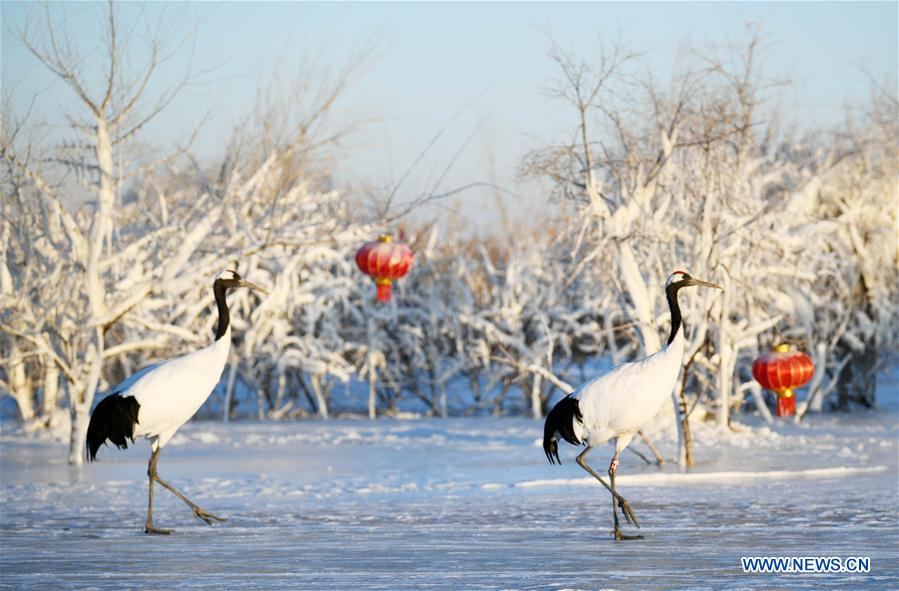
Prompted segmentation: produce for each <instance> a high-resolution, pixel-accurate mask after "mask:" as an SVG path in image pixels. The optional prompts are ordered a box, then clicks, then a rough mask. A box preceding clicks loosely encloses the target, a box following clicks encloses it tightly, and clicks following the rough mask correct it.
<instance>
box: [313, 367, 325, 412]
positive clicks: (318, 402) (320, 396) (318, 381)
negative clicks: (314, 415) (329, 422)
mask: <svg viewBox="0 0 899 591" xmlns="http://www.w3.org/2000/svg"><path fill="white" fill-rule="evenodd" d="M310 381H311V382H312V391H313V392H314V393H315V406H316V407H317V409H318V416H319V418H321V419H327V418H328V401H327V400H326V399H325V395H324V393H323V392H322V378H321V376H320V375H318V374H312V377H311V378H310Z"/></svg>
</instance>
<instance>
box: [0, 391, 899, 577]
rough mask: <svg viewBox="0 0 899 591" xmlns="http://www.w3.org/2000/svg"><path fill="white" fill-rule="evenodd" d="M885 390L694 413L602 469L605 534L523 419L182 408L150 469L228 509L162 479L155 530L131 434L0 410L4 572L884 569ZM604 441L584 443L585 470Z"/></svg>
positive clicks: (591, 495) (890, 495)
mask: <svg viewBox="0 0 899 591" xmlns="http://www.w3.org/2000/svg"><path fill="white" fill-rule="evenodd" d="M882 391H883V390H882ZM894 395H895V389H894V390H893V392H892V393H891V396H894ZM881 400H883V401H884V407H885V408H884V409H883V410H878V411H876V412H859V413H853V414H831V415H823V416H812V417H810V420H809V421H808V422H807V423H806V424H803V425H800V426H796V425H794V424H792V423H791V422H790V423H785V422H784V423H781V422H779V423H778V424H777V425H774V426H772V427H768V426H765V425H764V424H763V423H761V422H758V421H755V420H753V419H752V418H748V419H744V422H743V423H742V424H741V426H740V428H739V429H740V430H739V431H738V432H727V433H724V432H721V431H718V430H717V428H716V427H713V426H712V425H711V424H698V425H696V426H695V429H696V432H697V433H696V435H697V440H698V442H697V446H696V449H695V456H696V458H697V461H698V465H697V466H696V467H695V468H694V469H692V470H690V471H689V473H681V472H680V470H679V469H678V467H677V466H674V465H670V464H669V465H666V466H665V467H663V468H656V467H655V466H649V465H647V464H645V463H644V462H643V461H642V460H641V459H640V458H638V457H637V456H636V455H635V454H631V453H629V452H626V453H625V455H624V456H623V461H622V468H621V470H622V472H621V474H622V475H621V476H620V478H619V480H618V483H619V485H620V490H621V492H622V493H623V494H624V495H625V496H626V497H627V498H628V500H629V501H630V502H631V504H632V506H633V508H634V510H635V512H636V514H637V517H638V518H639V519H640V523H641V525H642V529H641V530H640V533H642V534H643V535H644V536H645V538H644V539H642V540H636V541H627V542H618V543H616V542H614V541H613V540H612V538H611V537H610V535H609V530H610V527H611V515H610V513H611V502H610V500H609V496H608V494H607V493H606V492H605V491H604V489H602V488H601V486H600V485H599V484H598V483H596V482H594V481H593V480H592V479H591V478H590V477H587V476H586V475H585V474H584V473H583V472H582V471H581V470H580V469H579V468H578V467H577V465H576V464H575V463H574V461H573V459H574V456H575V453H576V451H575V449H574V448H572V447H570V446H567V445H566V446H564V447H563V449H562V458H563V461H564V464H563V465H562V466H561V467H558V466H551V465H549V464H548V463H547V462H546V459H545V457H544V455H543V450H542V449H541V448H540V447H539V445H538V441H539V440H540V438H541V435H542V425H541V424H540V423H538V422H535V421H532V420H528V419H491V418H471V419H449V420H439V419H424V420H409V421H403V420H378V421H375V422H369V421H365V420H336V421H329V422H319V421H304V422H291V423H256V422H254V423H248V422H238V423H231V424H229V425H224V424H221V423H212V422H194V423H191V424H188V425H187V426H185V427H184V428H183V430H182V431H181V432H180V433H179V434H178V435H177V436H176V438H175V439H174V440H173V441H172V442H171V444H170V445H169V446H168V447H166V449H165V451H164V453H163V455H162V457H161V461H160V465H159V466H160V474H161V475H162V476H163V478H167V479H168V480H169V481H170V482H172V483H173V484H174V485H175V486H180V487H181V488H182V489H183V490H184V491H185V492H186V493H187V494H188V495H189V496H190V497H191V498H193V499H194V500H195V501H197V502H198V503H199V504H200V505H202V506H203V507H204V508H206V509H207V510H209V511H212V512H214V513H218V514H221V515H225V516H227V517H228V518H229V520H228V521H227V522H226V523H223V524H221V525H216V526H213V527H210V526H207V525H205V524H204V523H202V522H200V521H198V520H196V519H194V518H193V516H192V515H191V513H190V512H189V511H188V510H187V509H186V508H185V507H184V506H183V505H182V504H181V503H180V501H178V500H177V499H175V498H174V497H172V495H170V494H168V493H167V492H165V491H163V490H161V489H160V488H158V487H157V491H159V492H158V493H157V499H158V503H157V509H156V522H157V525H158V526H160V527H174V528H175V529H176V533H175V534H173V535H171V536H146V535H144V534H143V533H141V527H142V525H143V520H144V516H145V509H146V487H147V483H146V476H145V471H146V459H147V456H148V455H149V451H148V445H147V444H146V443H145V442H139V443H138V444H137V445H136V446H135V447H133V448H131V449H129V450H127V451H125V452H121V451H118V450H115V449H109V448H104V449H102V450H101V452H100V461H99V462H98V463H94V464H90V465H85V466H84V467H80V468H79V467H70V466H68V465H67V464H66V463H65V456H66V454H65V447H64V445H63V444H62V443H57V442H49V441H40V440H35V439H33V438H31V437H28V436H25V435H20V434H18V433H17V432H16V430H15V429H12V428H8V427H9V425H6V427H7V428H4V429H3V434H2V441H0V442H2V456H0V457H2V461H0V477H2V485H0V507H2V513H0V542H2V556H0V567H2V576H0V587H2V588H11V589H20V588H21V589H26V588H27V589H63V588H79V589H123V588H153V589H180V588H189V589H243V588H246V589H373V588H374V589H435V588H440V589H600V588H610V589H638V588H639V589H672V588H689V589H758V588H763V587H770V588H802V589H811V588H815V589H829V588H852V589H862V588H864V589H895V588H897V587H899V560H897V559H899V556H897V553H899V550H897V549H899V526H897V499H899V493H897V482H899V480H897V478H899V475H897V435H899V433H897V424H899V421H897V413H896V407H895V400H894V398H893V399H889V400H884V398H883V396H881ZM657 444H658V445H659V447H660V448H661V450H662V452H663V453H664V455H666V457H669V458H670V457H673V456H674V449H675V448H674V442H673V441H672V440H671V439H670V438H666V437H664V436H660V438H659V440H658V441H657ZM637 446H638V448H640V449H641V450H643V451H645V450H644V449H643V448H642V444H640V443H638V444H637ZM609 455H610V447H605V448H601V449H597V450H595V451H594V452H593V454H591V460H592V462H593V463H594V465H595V466H596V468H597V469H599V470H600V471H601V472H604V471H605V469H606V468H607V466H608V460H609ZM741 556H828V557H829V556H837V557H843V558H845V557H850V556H867V557H870V558H871V572H870V574H866V575H849V574H819V575H799V574H789V575H758V574H755V575H753V574H743V572H742V569H741V566H740V557H741Z"/></svg>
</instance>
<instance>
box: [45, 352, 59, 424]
mask: <svg viewBox="0 0 899 591" xmlns="http://www.w3.org/2000/svg"><path fill="white" fill-rule="evenodd" d="M58 404H59V368H58V367H56V363H55V362H53V361H52V360H50V359H46V360H45V366H44V399H43V401H42V402H41V414H43V415H44V417H46V418H50V417H51V416H52V415H53V413H54V411H56V406H57V405H58Z"/></svg>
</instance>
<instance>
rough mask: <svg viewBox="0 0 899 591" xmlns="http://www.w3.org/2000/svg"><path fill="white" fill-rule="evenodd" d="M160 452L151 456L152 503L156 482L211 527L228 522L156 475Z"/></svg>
mask: <svg viewBox="0 0 899 591" xmlns="http://www.w3.org/2000/svg"><path fill="white" fill-rule="evenodd" d="M159 451H160V450H159V449H157V450H156V451H154V452H153V455H152V456H150V470H149V474H150V495H151V496H150V499H151V501H150V502H151V503H152V498H153V497H152V494H153V492H152V491H153V481H154V480H155V481H156V482H158V483H159V484H161V485H162V486H164V487H166V488H167V489H169V491H171V492H172V494H173V495H175V496H176V497H178V498H179V499H181V500H182V501H184V503H185V504H186V505H187V506H188V507H190V508H191V509H193V512H194V515H196V516H197V517H198V518H200V519H202V520H203V521H205V522H206V523H208V524H209V525H212V524H213V523H214V522H216V521H227V519H226V518H225V517H219V516H218V515H213V514H212V513H209V512H207V511H204V510H203V509H202V508H201V507H200V506H199V505H197V504H196V503H194V502H193V501H191V500H190V499H188V498H187V496H185V495H184V493H182V492H181V491H180V490H178V489H177V488H175V487H174V486H172V485H171V484H169V483H168V482H166V481H165V480H163V479H162V478H160V477H159V474H157V473H156V462H157V459H158V455H159ZM148 519H149V518H148ZM147 523H149V521H148V522H147ZM153 533H169V532H168V531H166V532H153Z"/></svg>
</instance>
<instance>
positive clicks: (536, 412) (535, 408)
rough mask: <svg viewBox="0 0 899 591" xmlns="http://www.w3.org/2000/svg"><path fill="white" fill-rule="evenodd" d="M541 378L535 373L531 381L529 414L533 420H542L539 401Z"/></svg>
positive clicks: (541, 407) (541, 405) (541, 409)
mask: <svg viewBox="0 0 899 591" xmlns="http://www.w3.org/2000/svg"><path fill="white" fill-rule="evenodd" d="M541 385H542V378H541V376H540V374H537V373H535V374H534V375H533V378H532V379H531V414H533V416H534V418H535V419H542V418H543V404H542V402H541V400H540V392H541V387H540V386H541Z"/></svg>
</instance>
